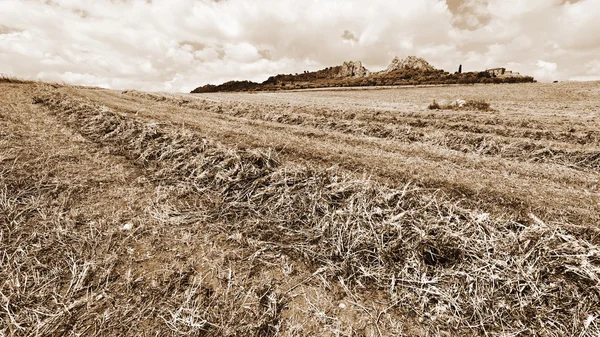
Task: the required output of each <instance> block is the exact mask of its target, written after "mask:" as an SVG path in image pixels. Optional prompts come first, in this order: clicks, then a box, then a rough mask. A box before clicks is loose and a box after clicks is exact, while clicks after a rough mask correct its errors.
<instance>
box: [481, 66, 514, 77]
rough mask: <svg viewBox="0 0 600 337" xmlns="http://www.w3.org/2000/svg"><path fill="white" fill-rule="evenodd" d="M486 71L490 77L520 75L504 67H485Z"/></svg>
mask: <svg viewBox="0 0 600 337" xmlns="http://www.w3.org/2000/svg"><path fill="white" fill-rule="evenodd" d="M486 72H488V73H489V74H490V76H492V77H521V74H519V73H517V72H512V71H511V70H506V68H492V69H486Z"/></svg>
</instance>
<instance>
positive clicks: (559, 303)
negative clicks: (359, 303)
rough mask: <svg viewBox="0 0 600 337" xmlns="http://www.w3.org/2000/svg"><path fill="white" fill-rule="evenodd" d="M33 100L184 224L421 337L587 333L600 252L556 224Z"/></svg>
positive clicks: (597, 296)
mask: <svg viewBox="0 0 600 337" xmlns="http://www.w3.org/2000/svg"><path fill="white" fill-rule="evenodd" d="M43 100H44V102H45V104H46V106H47V107H48V108H49V109H50V110H51V111H52V112H53V113H55V114H57V115H58V116H60V117H61V118H63V119H64V120H65V121H66V122H67V123H68V124H69V125H70V126H72V127H73V128H75V129H76V130H78V131H79V132H80V133H81V134H82V135H83V136H85V137H86V138H88V139H90V140H92V141H94V142H96V143H98V144H101V145H102V146H105V147H106V148H108V149H110V150H111V151H113V152H115V153H118V154H121V155H123V156H126V157H127V158H129V159H131V160H133V161H134V162H135V163H137V164H139V165H140V166H142V167H144V168H145V169H146V170H147V171H148V173H149V174H152V178H153V179H154V180H155V182H156V183H158V184H164V185H177V186H178V187H180V188H181V191H182V192H181V197H182V198H187V199H189V200H190V207H189V209H188V210H187V211H186V212H188V217H189V218H191V219H193V218H194V214H196V213H198V214H199V215H198V216H199V217H200V216H202V217H203V219H209V220H218V221H219V222H220V223H225V224H226V225H225V226H224V227H220V228H213V230H216V231H223V232H225V233H228V234H231V235H238V236H241V238H242V239H241V242H244V241H245V240H251V239H252V240H261V241H263V242H266V243H268V244H269V246H270V247H271V248H270V249H274V250H279V251H284V252H286V253H288V254H290V255H292V256H294V257H295V258H296V259H301V260H303V261H306V262H307V263H309V264H310V265H312V266H314V268H315V269H317V268H321V267H325V268H326V270H327V271H326V275H327V278H328V279H331V280H335V279H338V278H340V279H342V280H344V282H345V283H347V284H350V285H351V287H352V289H353V291H357V292H360V291H361V289H363V288H364V287H366V288H368V289H377V290H379V291H383V292H385V293H386V294H387V295H386V298H387V302H388V303H389V305H390V309H391V310H394V309H395V310H400V311H402V312H413V313H415V314H416V315H417V316H418V317H420V320H421V323H422V325H423V327H424V329H426V331H430V332H431V333H436V332H438V333H439V332H440V331H447V332H453V333H459V332H461V333H468V334H476V335H481V334H490V335H511V334H525V335H556V336H560V335H579V334H586V333H587V334H590V335H593V334H594V333H596V334H597V333H598V329H599V326H600V321H599V319H598V318H597V317H598V316H600V309H599V308H600V248H599V247H598V246H596V245H594V244H592V243H590V242H589V241H586V240H585V239H583V238H580V237H578V236H577V235H576V234H575V233H573V232H570V231H569V230H567V229H566V228H567V227H563V224H561V223H551V222H544V221H542V220H539V219H537V218H535V221H534V224H533V225H525V224H520V223H516V222H512V221H509V222H502V221H498V220H495V219H490V218H489V217H488V216H487V215H486V214H485V213H482V212H479V211H469V210H465V209H461V208H458V207H456V206H453V205H452V204H449V203H447V202H444V201H440V200H439V199H438V198H436V197H434V196H432V195H431V194H429V193H426V192H424V191H423V190H420V189H418V188H413V187H411V186H410V185H407V186H405V187H404V188H399V189H394V188H390V187H388V186H385V185H382V184H379V183H377V182H373V181H369V180H368V179H357V178H356V177H355V176H353V175H350V174H348V173H345V172H343V171H338V170H335V169H331V170H328V171H318V170H315V169H311V168H308V167H299V166H289V165H285V164H284V163H281V162H280V161H279V160H278V159H277V155H276V154H274V153H272V152H271V151H269V150H268V149H267V150H236V149H229V148H225V147H223V146H222V145H220V144H218V143H214V142H212V141H210V140H207V139H203V138H202V137H201V136H199V135H197V134H194V133H193V132H189V131H186V130H183V129H179V128H176V127H173V126H169V125H158V124H149V123H144V122H141V121H137V120H135V119H133V118H130V117H124V116H123V115H121V114H119V113H118V112H115V111H111V110H109V109H107V108H105V107H102V106H97V105H94V104H91V103H87V102H83V101H75V100H72V99H69V98H67V97H65V96H62V95H59V94H47V95H45V96H44V97H43ZM590 318H591V319H590Z"/></svg>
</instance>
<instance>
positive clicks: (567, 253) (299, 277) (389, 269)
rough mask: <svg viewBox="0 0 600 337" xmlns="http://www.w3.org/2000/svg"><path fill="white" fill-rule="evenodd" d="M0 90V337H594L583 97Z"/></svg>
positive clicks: (578, 86)
mask: <svg viewBox="0 0 600 337" xmlns="http://www.w3.org/2000/svg"><path fill="white" fill-rule="evenodd" d="M0 82H4V83H0V103H1V105H0V336H71V335H78V336H114V335H160V336H164V335H173V336H179V335H197V336H398V335H404V336H454V335H459V334H460V335H465V336H471V335H473V336H480V335H488V336H537V335H540V336H598V334H599V333H600V228H599V227H598V224H599V223H600V180H599V179H600V85H599V84H598V83H592V82H589V83H557V84H538V83H528V84H511V85H471V86H435V87H396V88H370V89H345V90H304V91H290V92H260V93H210V94H209V93H206V94H167V93H146V92H140V91H135V90H127V91H115V90H105V89H98V88H84V87H73V86H67V85H58V84H49V83H34V82H26V81H10V82H9V81H8V80H7V79H3V80H2V81H0ZM456 99H466V100H478V101H485V102H488V103H489V104H490V108H491V110H490V111H478V110H469V109H461V110H430V109H428V108H427V107H428V106H429V105H430V104H431V103H432V102H433V100H435V101H436V102H441V103H444V102H451V101H454V100H456Z"/></svg>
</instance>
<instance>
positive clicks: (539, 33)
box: [0, 0, 600, 91]
mask: <svg viewBox="0 0 600 337" xmlns="http://www.w3.org/2000/svg"><path fill="white" fill-rule="evenodd" d="M599 14H600V3H599V2H598V1H596V0H579V1H578V0H422V1H412V0H400V1H394V2H389V1H387V0H386V1H384V0H370V1H344V2H340V1H334V0H322V1H317V0H307V1H295V0H279V1H272V0H256V1H252V2H250V1H243V0H226V1H218V2H217V1H212V0H205V1H193V0H177V1H175V0H153V1H145V0H139V1H138V0H98V1H75V0H53V1H42V0H2V1H0V72H2V73H8V74H12V75H17V76H21V77H30V78H39V79H43V80H52V81H64V82H67V83H76V84H87V85H97V86H103V87H110V88H137V89H143V90H168V91H189V90H191V89H193V88H195V87H197V86H199V85H203V84H207V83H220V82H224V81H228V80H232V79H250V80H256V81H262V80H265V79H266V78H267V77H268V76H269V75H273V74H277V73H296V72H302V71H304V70H317V69H320V68H323V67H327V66H332V65H336V64H340V63H341V62H342V61H346V60H361V61H363V63H364V64H365V65H366V66H367V67H369V68H370V69H372V70H379V69H382V68H385V66H386V65H387V64H388V63H389V62H390V60H391V59H392V58H393V57H394V56H396V55H398V56H400V57H403V56H407V55H418V56H422V57H424V58H425V59H427V60H428V61H430V63H432V64H433V65H434V66H436V67H439V68H443V69H446V70H449V71H454V70H455V69H456V68H457V67H458V64H463V70H465V71H470V70H481V69H484V68H488V67H500V66H508V65H510V66H511V68H513V70H516V71H519V72H521V73H525V74H531V75H535V76H538V77H539V79H540V80H554V79H561V80H562V79H569V78H571V79H578V78H585V76H598V75H600V74H599V72H598V67H597V64H598V61H597V56H596V55H600V35H599V34H592V33H591V32H595V31H600V20H597V17H598V15H599Z"/></svg>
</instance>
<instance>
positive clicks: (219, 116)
mask: <svg viewBox="0 0 600 337" xmlns="http://www.w3.org/2000/svg"><path fill="white" fill-rule="evenodd" d="M450 89H452V88H450ZM469 89H470V88H469ZM432 90H440V89H439V88H435V89H432ZM517 90H520V89H517ZM382 92H385V91H382ZM98 94H99V95H98V97H97V98H94V100H96V101H99V102H103V104H109V105H110V106H111V107H114V108H116V109H118V110H120V111H124V112H128V113H135V114H136V115H137V116H138V117H141V118H146V119H148V120H161V121H170V122H171V123H176V124H184V125H186V126H187V127H191V128H194V129H196V130H198V131H199V132H201V133H202V134H205V135H207V136H209V137H211V138H214V139H219V140H220V141H222V142H225V143H228V144H243V146H246V147H250V148H251V147H258V146H265V145H266V146H268V147H271V148H275V149H277V150H278V151H280V153H281V154H282V155H283V157H284V158H285V161H295V162H309V163H310V164H315V163H317V164H320V165H322V166H321V167H322V168H327V167H328V166H331V165H340V167H342V168H344V169H348V170H352V171H359V172H361V171H364V172H367V174H369V175H372V176H373V177H374V178H375V179H377V180H380V181H386V182H389V183H391V184H393V185H396V186H402V185H403V184H406V183H407V182H409V181H411V182H414V183H416V184H417V185H418V186H421V187H425V188H439V189H441V190H443V191H444V192H445V193H447V194H449V195H451V196H454V197H456V199H457V202H460V203H461V204H462V205H464V206H465V207H467V208H484V209H486V211H488V212H491V213H492V214H495V215H498V216H508V217H509V218H511V219H515V220H516V221H520V222H529V221H531V220H530V219H529V218H528V217H527V214H528V213H530V212H533V213H535V214H537V215H539V216H543V217H545V218H551V219H558V220H560V221H562V222H571V223H575V224H580V225H588V224H589V225H592V224H595V223H597V222H598V221H600V218H599V217H598V214H600V208H598V207H599V206H600V204H598V202H597V200H600V195H598V193H597V189H596V188H595V187H594V186H595V184H596V183H595V181H596V180H597V169H596V168H597V165H598V153H599V152H600V148H598V147H597V146H596V145H595V144H596V143H595V141H594V139H596V137H597V135H596V133H597V132H596V131H595V130H594V125H595V124H594V123H595V122H594V120H589V119H586V120H581V122H579V117H578V116H576V115H574V116H570V117H564V118H569V119H568V121H569V122H568V123H565V122H564V121H562V122H561V123H559V122H558V121H559V120H561V118H559V117H552V118H550V117H548V116H547V114H546V113H545V111H544V113H543V115H542V116H539V117H538V116H537V115H536V114H522V113H512V112H505V111H504V109H505V108H503V109H502V110H498V111H495V112H490V113H489V114H487V113H486V114H481V113H479V112H469V111H450V112H445V111H443V110H442V111H439V112H437V111H436V112H435V113H431V112H429V111H428V110H424V111H423V110H421V111H417V112H415V111H408V112H397V111H385V110H381V109H377V110H376V109H372V108H346V109H344V110H341V108H339V106H336V105H335V99H336V97H337V96H342V97H343V98H344V99H352V98H351V97H353V95H359V96H360V95H365V96H366V95H367V93H361V92H351V94H350V93H341V94H340V93H337V92H332V93H325V92H319V93H313V92H311V93H308V92H307V93H286V94H269V95H268V96H267V95H266V94H265V95H264V96H263V95H262V94H261V95H235V94H223V95H213V96H207V99H206V100H205V99H202V98H193V97H192V96H191V95H186V96H185V97H181V96H177V95H164V94H146V93H144V94H140V95H139V96H142V95H143V96H144V97H143V98H142V97H139V96H138V95H129V94H127V95H119V94H115V93H112V92H98ZM376 94H377V96H381V97H386V96H385V95H382V94H379V91H377V93H376ZM406 94H408V93H404V95H406ZM510 94H511V95H514V93H510ZM85 95H86V96H88V97H89V96H90V95H89V94H87V93H86V94H85ZM282 95H284V96H283V97H286V98H287V97H289V95H292V97H290V98H289V100H290V102H291V103H285V102H281V103H278V102H277V100H278V99H281V97H282ZM369 95H373V96H374V95H375V94H372V93H371V94H369ZM428 95H431V94H428ZM504 95H507V94H506V93H505V94H504ZM156 96H162V97H164V98H163V100H162V101H159V100H157V98H156ZM238 96H239V97H238ZM313 96H314V97H318V98H319V99H325V98H326V97H327V98H331V99H332V100H333V101H334V104H331V105H332V106H333V107H330V106H329V105H326V104H324V103H323V102H319V103H318V104H317V105H316V106H315V101H316V100H315V101H313V102H311V101H309V102H307V103H304V102H303V103H301V104H298V103H297V101H296V100H304V99H308V100H310V99H313V98H314V97H313ZM473 96H475V95H473ZM190 98H191V99H190ZM359 98H361V99H362V97H359ZM409 98H410V97H409ZM365 99H366V98H365ZM371 99H372V98H371ZM246 100H247V101H250V102H247V101H246ZM185 101H189V102H187V103H185ZM215 101H216V102H215ZM256 101H259V102H260V103H258V102H256ZM265 101H266V102H265ZM359 102H360V101H359V100H356V101H354V102H352V104H351V105H350V106H351V107H352V106H354V105H358V104H359ZM591 103H592V104H593V101H592V102H591ZM340 104H341V101H340ZM569 104H573V103H569ZM144 106H152V109H146V108H143V107H144ZM175 106H177V107H175ZM528 109H530V108H529V107H528ZM536 113H537V112H536ZM555 113H556V114H557V111H556V110H555V111H553V112H552V114H555ZM559 116H560V115H559ZM543 121H544V122H543ZM538 128H539V129H538ZM598 139H600V138H598ZM582 186H584V188H583V189H582ZM581 200H585V202H581Z"/></svg>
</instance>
